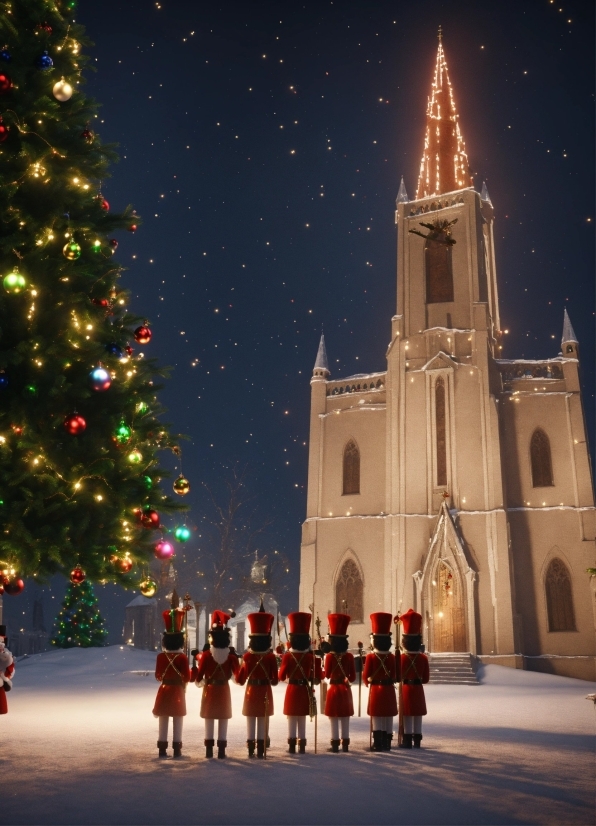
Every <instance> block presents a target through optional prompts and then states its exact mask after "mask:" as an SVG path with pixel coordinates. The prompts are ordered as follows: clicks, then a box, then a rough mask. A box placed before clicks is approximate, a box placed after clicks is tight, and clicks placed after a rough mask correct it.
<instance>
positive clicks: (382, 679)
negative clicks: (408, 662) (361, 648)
mask: <svg viewBox="0 0 596 826" xmlns="http://www.w3.org/2000/svg"><path fill="white" fill-rule="evenodd" d="M398 663H399V660H398V661H397V662H396V659H395V656H394V655H393V654H392V653H391V652H389V651H387V652H377V651H373V653H372V654H367V656H366V662H365V663H364V671H363V672H362V679H363V681H364V683H365V684H366V685H368V686H370V691H369V692H368V709H367V714H370V716H371V717H395V715H396V714H397V700H396V698H395V683H396V682H397V681H398V680H399V675H398V674H397V670H399V666H398ZM396 666H397V668H396Z"/></svg>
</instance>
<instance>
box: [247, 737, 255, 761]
mask: <svg viewBox="0 0 596 826" xmlns="http://www.w3.org/2000/svg"><path fill="white" fill-rule="evenodd" d="M255 743H256V740H247V741H246V747H247V748H248V756H249V757H254V756H255Z"/></svg>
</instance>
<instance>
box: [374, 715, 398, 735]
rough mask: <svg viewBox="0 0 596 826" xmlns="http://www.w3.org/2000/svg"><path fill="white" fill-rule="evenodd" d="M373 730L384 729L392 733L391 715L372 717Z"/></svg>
mask: <svg viewBox="0 0 596 826" xmlns="http://www.w3.org/2000/svg"><path fill="white" fill-rule="evenodd" d="M372 727H373V731H386V732H388V733H389V734H393V717H373V718H372Z"/></svg>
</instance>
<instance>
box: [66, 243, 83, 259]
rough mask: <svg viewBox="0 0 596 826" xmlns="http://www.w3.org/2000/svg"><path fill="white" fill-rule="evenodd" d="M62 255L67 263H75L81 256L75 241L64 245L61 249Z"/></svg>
mask: <svg viewBox="0 0 596 826" xmlns="http://www.w3.org/2000/svg"><path fill="white" fill-rule="evenodd" d="M62 254H63V255H64V257H65V258H68V260H69V261H76V260H77V258H80V256H81V248H80V247H79V245H78V244H77V242H76V241H69V242H68V244H64V246H63V247H62Z"/></svg>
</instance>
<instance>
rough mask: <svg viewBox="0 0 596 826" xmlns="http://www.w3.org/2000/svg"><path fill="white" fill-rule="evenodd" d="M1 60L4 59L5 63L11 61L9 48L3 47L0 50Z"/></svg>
mask: <svg viewBox="0 0 596 826" xmlns="http://www.w3.org/2000/svg"><path fill="white" fill-rule="evenodd" d="M0 60H2V61H3V62H4V63H10V61H11V60H12V58H11V55H10V52H9V51H8V49H2V50H1V51H0Z"/></svg>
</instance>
